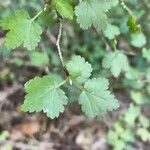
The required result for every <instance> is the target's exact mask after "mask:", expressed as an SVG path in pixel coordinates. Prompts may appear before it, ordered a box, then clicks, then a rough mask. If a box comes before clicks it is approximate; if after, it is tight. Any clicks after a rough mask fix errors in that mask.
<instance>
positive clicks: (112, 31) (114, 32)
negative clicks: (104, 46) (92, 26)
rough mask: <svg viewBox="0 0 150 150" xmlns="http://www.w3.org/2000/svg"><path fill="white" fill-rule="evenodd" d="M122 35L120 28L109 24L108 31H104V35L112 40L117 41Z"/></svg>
mask: <svg viewBox="0 0 150 150" xmlns="http://www.w3.org/2000/svg"><path fill="white" fill-rule="evenodd" d="M119 34H120V31H119V28H118V27H117V26H115V25H111V24H109V23H108V24H107V28H106V30H104V35H105V36H106V37H107V38H108V39H110V40H112V39H115V37H116V36H118V35H119Z"/></svg>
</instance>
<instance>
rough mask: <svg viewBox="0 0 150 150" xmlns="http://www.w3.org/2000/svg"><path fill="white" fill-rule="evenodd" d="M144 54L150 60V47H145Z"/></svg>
mask: <svg viewBox="0 0 150 150" xmlns="http://www.w3.org/2000/svg"><path fill="white" fill-rule="evenodd" d="M142 55H143V57H144V58H146V59H147V60H148V61H149V62H150V49H146V48H143V49H142Z"/></svg>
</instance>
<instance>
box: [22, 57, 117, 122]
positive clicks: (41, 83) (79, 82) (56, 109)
mask: <svg viewBox="0 0 150 150" xmlns="http://www.w3.org/2000/svg"><path fill="white" fill-rule="evenodd" d="M66 66H67V70H68V72H69V76H68V77H67V78H66V79H65V80H61V79H60V77H59V76H57V75H52V74H51V75H48V76H44V77H42V78H41V77H35V78H34V79H32V80H30V81H28V82H27V83H26V84H25V90H26V93H27V95H26V96H25V101H24V104H23V105H22V109H23V110H24V111H29V112H40V111H43V112H44V113H46V114H47V116H48V117H50V118H52V119H53V118H55V117H58V116H59V113H60V112H63V111H64V105H66V104H67V102H68V101H67V99H68V98H67V97H66V96H65V93H64V91H63V90H62V89H60V87H61V86H62V85H64V84H65V83H67V81H68V82H70V86H72V84H74V85H75V86H77V87H78V88H79V89H80V90H81V94H80V96H79V104H80V105H81V107H82V110H83V112H85V114H86V115H87V116H89V117H95V116H97V115H98V114H99V113H101V112H106V111H112V110H113V109H117V108H118V107H119V103H118V100H117V99H115V98H114V95H112V94H111V93H110V91H109V90H108V86H109V83H108V81H107V79H105V78H97V79H96V78H93V79H89V77H90V75H91V72H92V66H91V64H89V63H88V62H86V61H85V60H84V58H82V57H80V56H73V57H72V59H71V60H70V61H69V62H68V63H67V64H66Z"/></svg>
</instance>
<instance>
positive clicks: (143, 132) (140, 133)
mask: <svg viewBox="0 0 150 150" xmlns="http://www.w3.org/2000/svg"><path fill="white" fill-rule="evenodd" d="M137 135H138V136H140V138H141V139H142V141H144V142H146V141H147V140H148V139H149V138H150V133H149V131H148V130H147V129H145V128H139V129H138V130H137Z"/></svg>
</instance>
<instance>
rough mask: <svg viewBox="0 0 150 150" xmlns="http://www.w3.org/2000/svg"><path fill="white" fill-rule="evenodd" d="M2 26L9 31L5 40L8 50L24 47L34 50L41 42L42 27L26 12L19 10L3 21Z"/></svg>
mask: <svg viewBox="0 0 150 150" xmlns="http://www.w3.org/2000/svg"><path fill="white" fill-rule="evenodd" d="M0 26H1V27H2V28H3V29H4V30H9V32H8V33H7V35H6V39H5V43H6V46H7V47H8V48H11V49H14V48H16V47H18V46H20V45H23V46H24V47H26V48H27V49H28V50H33V49H35V47H36V46H37V44H38V42H39V41H40V35H41V33H42V30H41V27H40V26H39V25H38V24H37V23H36V22H35V21H34V20H33V19H31V18H30V16H29V14H28V13H27V12H26V11H24V10H18V11H16V12H15V13H14V14H12V15H10V16H8V17H7V18H5V19H3V20H1V22H0Z"/></svg>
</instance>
